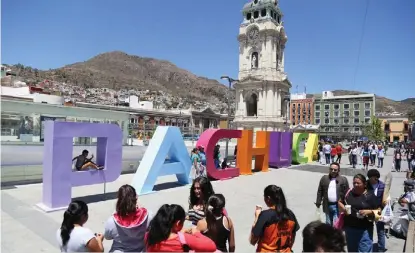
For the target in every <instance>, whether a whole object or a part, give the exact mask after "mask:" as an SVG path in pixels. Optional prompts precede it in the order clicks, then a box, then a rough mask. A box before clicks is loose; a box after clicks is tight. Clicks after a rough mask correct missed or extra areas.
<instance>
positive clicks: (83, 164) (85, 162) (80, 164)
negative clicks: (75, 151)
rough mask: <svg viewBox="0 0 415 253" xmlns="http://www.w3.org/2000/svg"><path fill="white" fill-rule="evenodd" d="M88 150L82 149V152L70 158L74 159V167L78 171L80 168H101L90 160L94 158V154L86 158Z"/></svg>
mask: <svg viewBox="0 0 415 253" xmlns="http://www.w3.org/2000/svg"><path fill="white" fill-rule="evenodd" d="M88 154H89V152H88V150H86V149H84V150H83V151H82V154H81V155H79V156H77V157H75V158H74V159H72V162H73V161H75V160H76V163H75V168H76V170H78V171H81V170H88V169H89V168H92V169H96V170H100V169H103V167H102V166H98V165H96V164H95V163H94V162H92V159H93V158H94V155H92V156H91V158H88Z"/></svg>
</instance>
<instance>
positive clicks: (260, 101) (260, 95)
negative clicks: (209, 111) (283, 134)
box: [234, 0, 291, 131]
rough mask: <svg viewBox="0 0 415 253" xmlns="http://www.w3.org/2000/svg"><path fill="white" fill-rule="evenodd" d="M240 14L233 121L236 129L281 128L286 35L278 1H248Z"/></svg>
mask: <svg viewBox="0 0 415 253" xmlns="http://www.w3.org/2000/svg"><path fill="white" fill-rule="evenodd" d="M243 15H244V20H243V22H242V24H241V25H240V28H239V36H238V41H239V82H237V83H236V84H235V85H234V87H235V89H236V113H235V120H234V122H235V124H236V126H237V127H238V128H239V129H254V130H269V131H273V130H282V129H283V128H285V126H287V121H289V119H288V114H287V102H286V101H287V100H286V97H287V96H288V95H289V89H290V88H291V83H290V82H289V80H288V78H287V74H286V73H285V72H284V49H285V44H286V42H287V36H286V34H285V30H284V26H283V22H282V13H281V11H280V9H279V6H278V1H276V0H254V1H250V2H249V3H247V4H245V6H244V8H243Z"/></svg>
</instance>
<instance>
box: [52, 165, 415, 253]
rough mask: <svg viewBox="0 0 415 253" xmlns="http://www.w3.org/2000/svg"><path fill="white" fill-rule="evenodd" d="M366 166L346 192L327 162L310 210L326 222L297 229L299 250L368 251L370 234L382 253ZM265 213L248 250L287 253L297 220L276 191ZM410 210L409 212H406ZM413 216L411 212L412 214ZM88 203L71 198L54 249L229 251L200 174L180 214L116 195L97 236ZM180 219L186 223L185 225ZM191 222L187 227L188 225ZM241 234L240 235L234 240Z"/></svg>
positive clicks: (377, 204) (257, 216)
mask: <svg viewBox="0 0 415 253" xmlns="http://www.w3.org/2000/svg"><path fill="white" fill-rule="evenodd" d="M412 176H414V180H413V181H412V182H413V184H412V188H410V187H409V186H410V185H411V184H410V183H408V184H407V188H405V190H406V192H405V194H404V195H403V196H402V197H401V198H400V199H399V203H400V204H401V205H413V208H414V210H413V211H414V212H415V191H414V187H415V175H412ZM379 178H380V174H379V171H378V170H376V169H371V170H369V171H368V173H367V177H366V176H364V175H362V174H357V175H355V176H354V177H353V184H352V187H349V183H348V180H347V178H345V177H343V176H341V175H340V165H339V164H338V163H336V162H333V163H331V164H330V172H329V173H328V175H325V176H323V177H322V178H321V180H320V183H319V185H318V190H317V199H316V206H317V207H318V208H320V206H321V205H322V206H323V211H324V213H325V214H326V222H325V223H322V222H320V221H313V222H311V223H309V224H308V225H307V226H305V228H304V229H303V231H302V234H303V242H302V244H303V251H304V252H345V251H346V248H347V251H348V252H371V251H372V244H373V229H374V227H376V229H377V234H378V245H379V251H385V250H386V245H385V231H384V224H383V223H382V219H381V218H382V215H381V213H382V208H383V207H384V206H385V201H384V199H383V195H384V190H385V185H384V183H383V182H381V181H380V180H379ZM263 196H264V204H265V208H264V207H262V206H261V205H257V206H256V207H255V210H253V211H254V219H253V223H252V228H251V229H250V230H249V231H246V233H247V234H246V236H247V237H249V242H250V244H252V245H256V252H292V248H293V245H294V243H295V239H296V235H297V233H298V231H299V230H300V226H299V223H298V221H297V219H296V216H295V214H294V212H293V211H292V210H290V209H289V207H288V205H287V202H286V198H285V195H284V192H283V189H282V188H281V187H278V186H276V185H268V186H267V187H265V189H264V190H263ZM409 209H410V208H409ZM414 215H415V213H414ZM87 221H88V206H87V204H86V203H85V202H83V201H80V200H76V201H73V202H72V203H70V204H69V206H68V208H67V210H66V211H65V213H64V216H63V221H62V225H61V227H60V228H59V229H58V230H57V234H56V238H57V241H58V244H59V247H60V249H61V251H62V252H103V251H104V246H103V240H104V239H106V240H112V246H111V248H110V250H109V251H110V252H189V251H194V252H235V250H236V243H235V237H236V235H235V227H234V226H238V224H235V223H234V222H233V220H232V218H231V215H229V214H228V212H227V211H226V199H225V196H224V195H223V194H220V193H215V191H214V189H213V186H212V184H211V182H210V180H209V179H208V178H207V177H205V176H200V177H197V178H195V179H194V180H193V183H192V186H191V188H190V193H189V206H188V209H187V211H186V210H185V209H184V208H183V207H182V206H180V205H176V204H163V205H162V206H161V207H160V208H159V210H158V211H157V212H155V213H152V212H151V211H150V210H147V209H146V208H145V207H143V206H140V205H138V195H137V193H136V191H135V189H134V188H133V187H132V186H130V185H123V186H121V187H120V189H119V190H118V196H117V202H116V205H115V212H114V213H113V214H112V215H111V216H110V217H109V218H108V220H107V221H106V223H105V226H104V233H102V234H101V233H94V232H92V231H91V230H90V229H88V228H87V227H86V226H85V224H86V222H87ZM186 221H188V223H189V226H186V223H185V222H186ZM190 224H191V225H190ZM239 236H243V235H239Z"/></svg>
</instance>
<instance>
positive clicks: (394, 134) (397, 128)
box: [377, 115, 410, 142]
mask: <svg viewBox="0 0 415 253" xmlns="http://www.w3.org/2000/svg"><path fill="white" fill-rule="evenodd" d="M377 117H378V118H379V119H380V120H381V121H382V128H383V129H384V131H385V135H386V140H387V141H389V142H394V141H399V142H401V141H404V142H406V141H408V140H409V132H410V128H409V120H408V117H404V116H403V115H378V116H377Z"/></svg>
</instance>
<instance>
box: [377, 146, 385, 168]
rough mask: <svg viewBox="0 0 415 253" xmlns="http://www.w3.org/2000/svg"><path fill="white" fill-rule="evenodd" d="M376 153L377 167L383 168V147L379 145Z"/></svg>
mask: <svg viewBox="0 0 415 253" xmlns="http://www.w3.org/2000/svg"><path fill="white" fill-rule="evenodd" d="M377 153H378V168H383V159H384V158H385V149H383V147H382V146H379V149H378V151H377Z"/></svg>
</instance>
